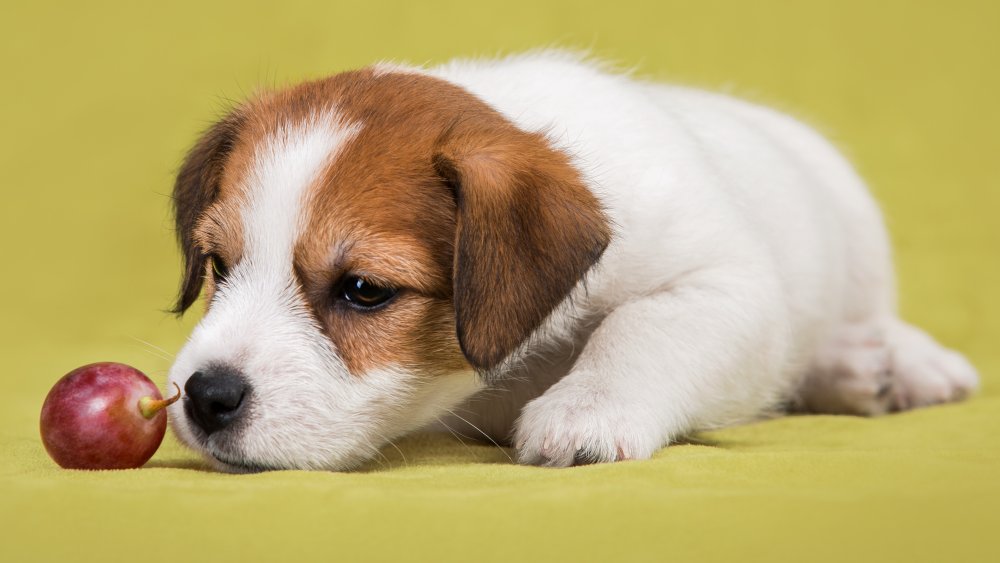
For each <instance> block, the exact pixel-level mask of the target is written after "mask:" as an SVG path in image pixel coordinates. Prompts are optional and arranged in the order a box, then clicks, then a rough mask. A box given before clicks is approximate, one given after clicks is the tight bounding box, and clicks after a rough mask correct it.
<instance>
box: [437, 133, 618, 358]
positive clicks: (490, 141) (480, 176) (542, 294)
mask: <svg viewBox="0 0 1000 563" xmlns="http://www.w3.org/2000/svg"><path fill="white" fill-rule="evenodd" d="M434 166H435V169H436V170H437V172H438V174H439V175H441V177H442V178H444V179H445V181H446V182H447V183H448V184H450V185H451V187H452V189H453V190H454V192H455V197H456V202H457V208H458V211H457V220H456V222H457V233H456V239H455V263H454V302H455V315H456V320H457V329H458V340H459V343H460V345H461V347H462V352H463V353H464V354H465V356H466V358H467V359H468V360H469V362H470V363H472V364H473V365H474V366H475V367H477V368H482V369H488V368H492V367H494V366H496V365H497V364H499V363H500V362H501V361H502V360H503V359H504V358H506V357H507V356H508V355H509V354H510V353H512V352H513V351H514V350H515V349H516V348H517V347H518V346H519V345H521V344H522V343H523V342H524V341H525V340H526V339H527V338H528V337H529V336H531V333H532V332H533V331H534V330H535V329H536V328H538V326H539V325H540V324H541V323H542V321H543V320H545V318H546V317H547V316H548V315H549V313H551V312H552V310H553V309H554V308H555V307H556V305H558V304H559V303H560V302H561V301H562V300H563V299H565V298H566V297H567V295H568V294H569V292H570V291H571V290H572V289H573V287H574V286H575V285H576V284H577V282H579V281H580V279H581V278H582V277H583V275H584V274H585V273H586V272H587V270H588V269H589V268H590V267H591V266H592V265H593V264H594V263H595V262H597V260H598V259H599V258H600V257H601V254H602V253H603V252H604V249H605V248H606V247H607V245H608V243H609V242H610V239H611V229H610V226H609V223H608V220H607V218H606V217H605V215H604V212H603V210H602V209H601V206H600V203H599V202H598V200H597V198H596V197H594V195H593V194H592V193H591V192H590V191H589V190H588V189H587V187H586V186H585V185H584V183H583V181H582V179H581V177H580V174H579V173H578V172H577V171H576V170H575V169H574V168H573V167H572V166H571V164H570V162H569V159H568V158H567V157H566V155H564V154H563V153H561V152H558V151H556V150H553V149H552V148H550V147H549V145H548V142H547V141H546V139H545V137H544V136H543V135H541V134H537V133H526V132H524V131H521V130H518V129H516V128H514V127H513V126H508V127H502V128H499V129H498V130H495V131H492V132H488V133H483V132H479V131H477V132H473V133H466V134H451V135H449V137H448V138H447V139H445V140H444V141H442V142H441V144H440V145H439V148H438V151H437V153H436V155H435V157H434Z"/></svg>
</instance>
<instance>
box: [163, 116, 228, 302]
mask: <svg viewBox="0 0 1000 563" xmlns="http://www.w3.org/2000/svg"><path fill="white" fill-rule="evenodd" d="M239 125H240V118H239V116H238V115H237V114H236V113H232V114H230V115H228V116H226V117H225V118H223V119H222V120H221V121H219V122H218V123H216V124H215V125H213V126H212V127H211V128H209V129H208V130H207V131H206V132H205V133H203V134H202V136H201V138H200V139H198V142H197V143H195V145H194V147H192V148H191V150H190V151H189V152H188V154H187V157H186V158H185V159H184V164H183V165H182V166H181V169H180V172H178V174H177V180H176V182H175V183H174V193H173V207H174V221H175V223H174V224H175V227H176V229H177V239H178V241H179V242H180V246H181V253H182V254H183V256H184V276H183V279H182V280H181V287H180V291H179V293H178V296H177V303H176V304H175V305H174V307H173V312H174V313H177V314H178V315H180V314H183V313H184V311H187V310H188V308H189V307H191V305H192V304H193V303H194V302H195V300H196V299H198V295H199V294H200V293H201V287H202V284H203V283H204V277H205V261H206V259H207V257H206V256H205V254H204V253H203V252H202V251H201V249H200V248H198V245H197V244H195V242H194V228H195V225H196V224H197V222H198V219H199V218H200V217H201V215H202V213H203V212H204V211H205V209H206V208H207V207H208V205H209V204H210V203H212V201H214V200H215V197H216V195H217V194H218V191H219V181H220V179H221V177H222V167H223V165H224V164H225V161H226V157H227V156H228V155H229V153H230V152H231V151H232V148H233V144H234V143H235V141H236V134H237V131H238V129H239Z"/></svg>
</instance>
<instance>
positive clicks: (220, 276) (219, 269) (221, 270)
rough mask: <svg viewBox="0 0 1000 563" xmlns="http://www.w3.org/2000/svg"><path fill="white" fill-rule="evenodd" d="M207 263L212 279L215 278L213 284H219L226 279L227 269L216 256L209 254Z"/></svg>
mask: <svg viewBox="0 0 1000 563" xmlns="http://www.w3.org/2000/svg"><path fill="white" fill-rule="evenodd" d="M208 262H209V264H211V265H212V277H214V278H215V283H219V282H221V281H222V280H224V279H226V276H228V275H229V268H227V267H226V263H225V262H223V261H222V258H219V255H218V254H209V256H208Z"/></svg>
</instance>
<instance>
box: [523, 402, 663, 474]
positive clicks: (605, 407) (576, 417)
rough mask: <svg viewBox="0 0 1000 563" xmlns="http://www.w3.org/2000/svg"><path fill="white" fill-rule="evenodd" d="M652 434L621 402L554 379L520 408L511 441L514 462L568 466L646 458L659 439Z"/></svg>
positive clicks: (638, 417) (626, 405) (657, 444)
mask: <svg viewBox="0 0 1000 563" xmlns="http://www.w3.org/2000/svg"><path fill="white" fill-rule="evenodd" d="M657 434H658V433H657V432H656V431H655V429H653V428H651V425H650V424H648V423H647V422H645V421H643V420H642V417H641V416H640V415H639V413H637V412H635V411H634V410H633V411H632V412H631V414H630V413H629V405H628V403H627V402H622V401H621V400H615V399H614V398H613V397H609V396H607V395H604V394H600V393H595V392H589V391H587V390H583V389H578V388H571V387H570V388H558V385H557V386H556V387H553V388H552V389H550V390H549V391H548V392H547V393H545V394H544V395H542V396H541V397H539V398H537V399H535V400H534V401H531V402H530V403H528V404H527V405H526V406H525V407H524V409H523V410H522V411H521V416H520V418H519V419H518V421H517V426H516V428H515V430H514V444H515V445H516V447H517V459H518V461H519V462H520V463H523V464H526V465H541V466H545V467H569V466H571V465H587V464H591V463H606V462H611V461H622V460H628V459H647V458H649V456H651V455H652V454H653V452H654V451H656V449H657V448H659V447H660V446H661V445H662V444H661V443H660V439H659V437H658V435H657Z"/></svg>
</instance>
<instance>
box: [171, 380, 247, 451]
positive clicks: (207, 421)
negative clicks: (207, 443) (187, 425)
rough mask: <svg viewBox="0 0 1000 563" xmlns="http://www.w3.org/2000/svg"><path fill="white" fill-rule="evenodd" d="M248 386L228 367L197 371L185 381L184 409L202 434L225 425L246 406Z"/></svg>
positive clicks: (237, 416)
mask: <svg viewBox="0 0 1000 563" xmlns="http://www.w3.org/2000/svg"><path fill="white" fill-rule="evenodd" d="M249 391H250V386H249V385H247V382H246V380H244V379H243V376H242V375H240V373H239V372H238V371H236V370H234V369H232V368H230V367H223V366H215V367H211V368H209V369H206V370H203V371H196V372H195V373H194V374H192V375H191V377H190V378H188V380H187V383H185V384H184V392H185V394H186V395H187V398H186V400H185V401H184V410H185V411H186V412H187V415H188V418H190V419H191V421H192V422H194V423H195V424H196V425H198V427H199V428H201V429H202V430H204V431H205V434H211V433H212V432H216V431H218V430H222V429H223V428H226V427H227V426H229V425H230V424H232V423H233V422H234V421H235V420H236V419H237V418H239V417H240V413H242V412H243V411H244V410H245V409H246V403H247V398H248V397H247V395H248V394H249Z"/></svg>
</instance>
